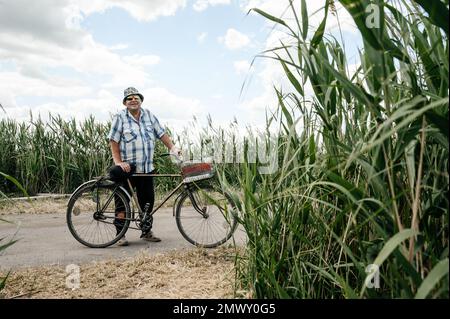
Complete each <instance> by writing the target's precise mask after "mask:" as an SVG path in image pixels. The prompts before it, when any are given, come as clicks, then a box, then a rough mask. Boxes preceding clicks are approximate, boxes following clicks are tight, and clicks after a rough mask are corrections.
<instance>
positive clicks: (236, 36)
mask: <svg viewBox="0 0 450 319" xmlns="http://www.w3.org/2000/svg"><path fill="white" fill-rule="evenodd" d="M218 41H219V43H224V44H225V46H226V47H227V49H229V50H237V49H241V48H243V47H245V46H247V45H248V44H249V43H250V38H249V37H248V36H246V35H245V34H243V33H241V32H239V31H237V30H235V29H233V28H230V29H228V30H227V33H226V34H225V36H223V37H219V39H218Z"/></svg>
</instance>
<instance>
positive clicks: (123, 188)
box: [119, 186, 132, 201]
mask: <svg viewBox="0 0 450 319" xmlns="http://www.w3.org/2000/svg"><path fill="white" fill-rule="evenodd" d="M119 189H120V190H121V191H122V192H124V193H125V195H127V197H128V200H130V201H131V200H132V198H131V195H130V193H128V192H127V190H126V189H125V187H123V186H119Z"/></svg>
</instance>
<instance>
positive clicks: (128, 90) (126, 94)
mask: <svg viewBox="0 0 450 319" xmlns="http://www.w3.org/2000/svg"><path fill="white" fill-rule="evenodd" d="M130 95H139V97H140V98H141V102H143V101H144V96H143V95H142V94H141V93H139V91H138V90H136V89H135V88H134V87H131V86H130V87H129V88H126V89H125V90H124V91H123V101H122V102H123V103H125V100H126V98H127V97H129V96H130Z"/></svg>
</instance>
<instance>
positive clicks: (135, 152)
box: [108, 108, 165, 173]
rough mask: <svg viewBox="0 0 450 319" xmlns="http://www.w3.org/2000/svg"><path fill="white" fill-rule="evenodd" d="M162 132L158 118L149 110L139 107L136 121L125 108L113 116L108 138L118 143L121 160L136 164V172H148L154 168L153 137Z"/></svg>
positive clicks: (162, 133) (163, 131) (160, 135)
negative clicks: (138, 115)
mask: <svg viewBox="0 0 450 319" xmlns="http://www.w3.org/2000/svg"><path fill="white" fill-rule="evenodd" d="M164 133H165V130H164V129H163V128H162V127H161V125H160V124H159V121H158V119H157V118H156V117H155V116H154V115H153V114H152V113H150V111H149V110H146V109H143V108H141V115H140V118H139V122H138V121H136V119H135V118H134V117H133V116H132V115H131V114H130V113H129V112H128V110H127V109H125V110H122V111H120V112H119V113H118V114H116V115H115V116H114V118H113V121H112V124H111V131H110V132H109V135H108V138H109V140H110V141H111V140H112V141H115V142H117V143H119V149H120V156H121V157H122V161H124V162H127V163H130V164H131V163H134V164H136V172H137V173H150V172H151V171H152V170H153V169H154V167H153V153H154V151H155V142H156V141H155V139H156V137H157V138H161V137H162V136H163V135H164Z"/></svg>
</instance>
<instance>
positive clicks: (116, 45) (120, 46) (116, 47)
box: [108, 43, 130, 51]
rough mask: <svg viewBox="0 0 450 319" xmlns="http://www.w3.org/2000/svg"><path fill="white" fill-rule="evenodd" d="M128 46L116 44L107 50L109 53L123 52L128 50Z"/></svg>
mask: <svg viewBox="0 0 450 319" xmlns="http://www.w3.org/2000/svg"><path fill="white" fill-rule="evenodd" d="M129 46H130V45H129V44H126V43H118V44H115V45H112V46H110V47H108V49H109V50H111V51H117V50H125V49H128V47H129Z"/></svg>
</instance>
